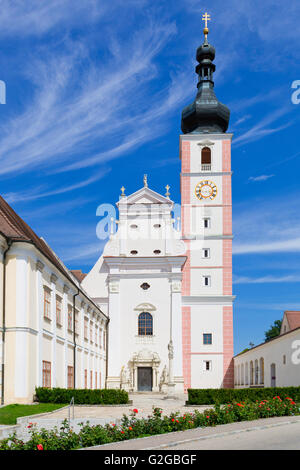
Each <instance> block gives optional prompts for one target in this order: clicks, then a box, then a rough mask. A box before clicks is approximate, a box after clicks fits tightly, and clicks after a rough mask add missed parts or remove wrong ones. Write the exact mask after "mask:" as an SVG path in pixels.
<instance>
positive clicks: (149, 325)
mask: <svg viewBox="0 0 300 470" xmlns="http://www.w3.org/2000/svg"><path fill="white" fill-rule="evenodd" d="M142 317H143V318H142ZM141 322H142V323H141ZM138 336H142V337H145V336H146V337H152V336H153V315H152V314H151V313H149V312H141V313H140V314H139V315H138Z"/></svg>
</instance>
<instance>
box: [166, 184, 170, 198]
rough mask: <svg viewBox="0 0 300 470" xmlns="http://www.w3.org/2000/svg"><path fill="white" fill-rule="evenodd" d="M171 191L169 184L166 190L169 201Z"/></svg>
mask: <svg viewBox="0 0 300 470" xmlns="http://www.w3.org/2000/svg"><path fill="white" fill-rule="evenodd" d="M169 189H170V186H169V185H168V184H167V186H166V190H167V192H166V197H167V198H168V199H169V197H170V192H169Z"/></svg>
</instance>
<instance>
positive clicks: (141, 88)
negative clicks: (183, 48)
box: [0, 21, 190, 174]
mask: <svg viewBox="0 0 300 470" xmlns="http://www.w3.org/2000/svg"><path fill="white" fill-rule="evenodd" d="M175 31H176V27H175V24H174V23H165V22H154V21H153V22H150V23H149V24H148V28H147V29H144V30H142V31H136V32H135V34H134V35H133V37H132V38H131V40H128V42H127V43H124V44H118V48H117V47H114V54H113V56H112V57H111V58H110V60H109V62H107V63H105V64H101V63H98V64H96V65H91V64H89V68H88V72H87V73H86V75H85V76H84V77H81V79H80V82H79V83H78V82H77V83H76V79H77V80H78V74H77V68H78V67H82V66H83V64H84V60H87V59H86V50H85V48H84V45H81V47H80V48H77V47H76V45H73V46H72V45H69V49H72V51H75V52H70V53H68V54H65V55H64V56H61V57H60V58H57V57H56V56H55V57H48V59H47V61H45V62H42V63H41V62H38V61H35V63H34V64H33V69H32V75H34V80H35V83H36V87H37V92H36V94H35V97H34V100H33V103H30V105H29V106H28V109H27V110H25V112H23V114H21V115H20V116H17V117H15V118H13V119H11V120H9V121H8V122H5V123H4V124H3V125H2V129H1V131H2V136H3V137H2V140H1V143H0V155H1V157H0V162H1V167H0V174H8V173H11V172H14V173H15V172H20V171H24V170H28V169H29V168H30V167H32V166H33V165H34V167H35V168H38V167H40V166H41V165H45V164H47V168H48V170H49V171H52V170H51V167H53V165H55V166H56V165H57V163H58V162H59V163H60V170H74V169H79V168H83V167H87V166H91V165H95V164H99V163H103V162H107V161H110V160H112V159H114V158H117V157H119V156H121V155H124V154H125V153H126V152H128V151H129V150H131V149H133V148H135V147H137V146H139V145H141V144H142V143H145V142H146V141H149V140H152V139H155V138H157V137H158V136H159V135H161V134H162V133H163V132H164V130H165V129H166V123H164V124H163V125H162V117H163V116H165V115H167V114H168V113H169V112H171V111H172V110H173V109H175V108H176V107H177V106H178V105H179V103H181V102H182V101H183V100H184V98H185V97H186V96H187V87H185V86H184V74H183V72H180V73H177V74H176V75H175V76H173V77H172V76H171V79H170V83H169V85H168V86H167V87H165V88H164V89H163V90H160V91H159V92H156V94H155V93H154V94H153V97H152V99H151V107H149V106H148V105H147V100H146V99H145V96H144V93H145V90H146V87H147V86H149V83H150V82H151V80H152V79H153V78H154V76H156V75H157V73H158V72H157V67H156V65H155V62H154V61H155V57H156V55H157V54H158V52H159V51H160V50H161V48H162V47H164V46H165V44H166V43H167V42H168V40H169V39H170V37H171V36H173V35H174V33H175ZM124 57H126V61H124ZM188 90H189V92H190V89H188ZM95 148H97V149H99V148H100V149H102V150H101V151H97V152H95V151H94V150H95ZM82 154H85V158H82ZM68 161H72V163H67V162H68ZM63 163H66V164H65V166H62V164H63Z"/></svg>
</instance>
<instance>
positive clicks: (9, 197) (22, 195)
mask: <svg viewBox="0 0 300 470" xmlns="http://www.w3.org/2000/svg"><path fill="white" fill-rule="evenodd" d="M109 171H110V170H109V169H107V170H103V171H99V172H97V174H96V175H95V176H92V177H91V178H88V179H86V180H84V181H81V182H79V183H76V184H73V185H70V186H63V187H61V188H57V189H54V190H52V191H46V192H45V191H43V187H38V188H34V189H33V190H28V191H21V192H12V193H7V194H4V196H3V197H4V199H6V201H7V202H8V203H9V204H12V203H15V202H19V201H22V202H24V201H32V200H36V199H41V198H44V197H50V196H56V195H58V194H64V193H68V192H70V191H74V190H76V189H80V188H84V187H85V186H89V185H92V184H93V183H95V182H96V181H98V180H99V179H101V178H103V177H104V176H105V175H106V174H107V173H108V172H109Z"/></svg>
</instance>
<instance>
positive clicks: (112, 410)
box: [0, 392, 210, 440]
mask: <svg viewBox="0 0 300 470" xmlns="http://www.w3.org/2000/svg"><path fill="white" fill-rule="evenodd" d="M129 399H130V400H132V404H131V405H120V406H97V405H94V406H75V407H74V419H73V409H69V408H62V409H59V410H56V411H54V412H51V413H47V414H44V415H34V416H32V417H24V418H19V420H18V423H20V426H18V427H12V426H9V427H7V426H6V427H2V428H0V438H3V437H7V436H8V435H9V434H10V433H12V432H14V431H16V433H17V436H18V437H19V438H21V439H23V440H27V439H28V438H29V430H28V428H27V426H28V423H29V422H33V423H35V424H36V427H37V428H38V429H41V428H46V429H52V428H54V427H55V426H57V427H60V426H61V424H62V422H63V420H65V419H69V417H70V419H71V421H70V424H71V427H72V429H73V430H74V431H75V432H78V431H79V430H80V423H82V422H85V423H86V422H87V421H88V422H89V423H90V424H91V425H97V424H101V425H103V424H106V423H115V424H119V423H120V421H121V419H122V416H123V415H124V414H126V415H129V414H130V413H131V412H132V410H133V409H134V408H136V409H138V416H139V417H147V416H148V415H150V414H152V411H153V407H159V408H161V409H162V410H163V414H166V415H169V414H171V413H172V412H176V411H178V412H179V413H181V414H184V413H188V412H193V411H194V410H195V409H199V410H201V409H207V408H210V407H209V406H192V407H187V406H185V402H186V400H187V394H183V395H181V396H177V397H176V399H166V398H165V395H163V394H159V393H157V394H152V393H149V392H148V393H147V392H145V393H133V394H130V396H129Z"/></svg>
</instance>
